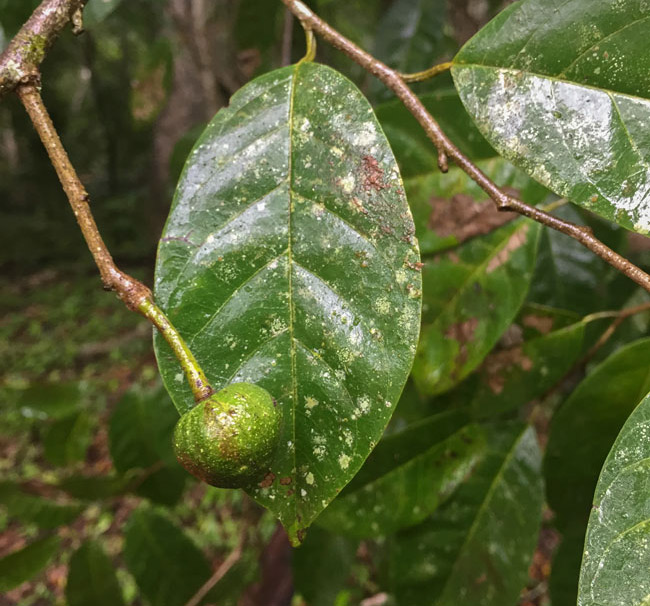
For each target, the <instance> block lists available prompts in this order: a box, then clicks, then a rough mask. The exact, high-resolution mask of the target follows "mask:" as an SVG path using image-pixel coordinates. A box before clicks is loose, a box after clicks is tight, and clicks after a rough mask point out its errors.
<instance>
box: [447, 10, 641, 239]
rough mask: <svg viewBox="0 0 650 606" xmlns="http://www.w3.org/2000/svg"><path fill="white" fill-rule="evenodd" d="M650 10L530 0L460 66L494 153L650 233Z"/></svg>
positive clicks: (487, 30) (458, 60) (461, 83)
mask: <svg viewBox="0 0 650 606" xmlns="http://www.w3.org/2000/svg"><path fill="white" fill-rule="evenodd" d="M649 25H650V5H649V4H648V3H647V2H640V1H639V0H619V1H617V2H612V1H611V0H588V1H585V0H568V1H565V2H556V1H555V0H525V1H524V2H519V3H516V4H514V5H512V6H511V7H509V8H508V9H506V10H505V11H503V12H502V13H501V14H500V15H499V16H497V17H496V18H495V19H494V20H493V21H492V22H491V23H489V24H488V25H487V26H486V27H484V28H483V29H482V30H481V31H480V32H479V33H478V34H477V35H476V36H474V38H472V39H471V40H470V41H469V42H468V43H467V44H466V45H465V46H464V47H463V48H462V49H461V50H460V52H459V53H458V55H457V56H456V57H455V59H454V64H455V65H454V67H453V69H452V74H453V77H454V81H455V83H456V87H457V88H458V91H459V93H460V96H461V98H462V100H463V103H464V104H465V107H466V108H467V110H468V112H469V113H470V115H471V116H472V118H473V119H474V121H475V122H476V124H477V126H478V127H479V129H480V130H481V132H482V133H483V135H484V136H485V137H486V138H487V140H488V141H489V142H490V143H491V144H492V145H493V146H494V148H495V149H496V150H497V151H499V153H501V154H503V155H504V156H505V157H506V158H508V159H509V160H511V161H512V162H513V163H514V164H516V165H517V166H519V167H521V168H523V169H524V170H525V171H527V172H528V173H529V174H530V175H531V176H532V177H534V178H535V179H537V180H538V181H539V182H540V183H542V184H544V185H545V186H547V187H548V188H549V189H551V190H553V191H554V192H555V193H557V194H559V195H561V196H564V197H567V198H568V199H569V200H571V201H572V202H575V203H576V204H579V205H581V206H584V207H585V208H588V209H589V210H592V211H594V212H596V213H598V214H600V215H602V216H604V217H605V218H607V219H610V220H613V221H616V222H617V223H619V224H621V225H623V226H625V227H627V228H629V229H633V230H636V231H639V232H641V233H647V232H648V231H649V230H650V164H649V162H650V135H649V134H648V133H649V131H648V129H647V126H646V125H647V123H648V119H649V118H650V76H649V75H648V74H649V73H650V71H649V70H648V60H647V32H648V26H649Z"/></svg>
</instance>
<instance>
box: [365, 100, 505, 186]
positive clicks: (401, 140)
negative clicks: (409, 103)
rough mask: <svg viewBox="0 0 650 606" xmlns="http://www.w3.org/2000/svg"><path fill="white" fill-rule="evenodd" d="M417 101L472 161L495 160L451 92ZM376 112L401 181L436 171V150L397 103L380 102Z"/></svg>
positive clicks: (485, 142) (459, 101)
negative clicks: (402, 178)
mask: <svg viewBox="0 0 650 606" xmlns="http://www.w3.org/2000/svg"><path fill="white" fill-rule="evenodd" d="M420 100H421V101H422V103H423V104H424V106H425V107H426V108H427V110H428V111H429V112H431V114H432V115H433V116H435V118H436V120H437V121H438V122H439V124H440V126H441V127H442V128H443V130H444V131H445V132H446V133H447V134H449V136H450V137H451V138H452V139H453V140H454V143H455V144H456V145H458V147H459V148H460V149H461V151H463V153H465V154H466V155H468V156H470V157H471V158H472V160H485V159H488V158H494V157H495V155H496V154H495V151H494V149H493V148H492V146H491V145H490V144H489V143H488V142H487V141H486V140H485V138H484V137H483V135H482V134H481V133H480V132H479V130H478V129H477V128H476V127H475V126H474V124H473V123H472V122H471V118H470V117H469V115H468V114H467V111H466V110H465V108H464V107H463V104H462V102H461V100H460V98H459V97H458V93H457V92H456V91H455V90H454V89H451V88H450V89H445V90H440V91H437V92H434V93H425V94H423V95H422V97H421V99H420ZM376 111H377V118H378V119H379V121H380V122H381V125H382V128H383V129H384V131H385V132H386V136H387V137H388V140H389V141H390V144H391V147H392V148H393V151H394V152H395V156H396V158H397V161H398V162H399V164H400V168H401V171H402V176H403V177H404V178H405V179H408V178H410V177H416V176H421V175H430V174H432V173H434V172H436V173H437V172H439V171H438V170H437V166H438V151H437V149H436V148H435V146H434V145H433V143H432V142H431V140H430V139H429V138H428V137H427V135H426V134H425V132H424V131H423V130H422V127H421V126H420V124H419V122H418V121H417V120H416V119H415V118H414V117H413V114H411V112H409V111H408V110H407V109H406V108H405V107H404V104H403V103H402V102H401V101H391V102H387V103H382V104H381V105H379V106H377V109H376Z"/></svg>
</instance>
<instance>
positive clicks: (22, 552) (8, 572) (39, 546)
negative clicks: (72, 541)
mask: <svg viewBox="0 0 650 606" xmlns="http://www.w3.org/2000/svg"><path fill="white" fill-rule="evenodd" d="M59 545H60V540H59V537H57V536H51V537H47V538H44V539H39V540H38V541H34V542H33V543H30V544H29V545H27V547H23V548H22V549H19V550H17V551H14V552H12V553H10V554H9V555H7V556H5V557H4V558H2V559H0V591H9V590H10V589H13V588H14V587H18V586H19V585H21V584H22V583H24V582H25V581H28V580H29V579H31V578H32V577H33V576H34V575H36V574H37V573H39V572H40V571H41V570H42V569H43V568H45V566H47V564H48V562H49V561H50V560H51V559H52V558H53V557H54V555H55V554H56V553H57V551H58V550H59Z"/></svg>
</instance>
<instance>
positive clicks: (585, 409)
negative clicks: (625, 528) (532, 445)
mask: <svg viewBox="0 0 650 606" xmlns="http://www.w3.org/2000/svg"><path fill="white" fill-rule="evenodd" d="M649 359H650V339H644V340H642V341H637V342H635V343H632V344H631V345H628V346H627V347H625V348H623V349H621V350H619V351H618V352H616V353H615V354H613V355H612V356H610V357H609V358H608V359H607V360H605V362H603V363H602V364H600V365H599V366H598V367H597V368H595V369H594V370H593V371H592V372H591V373H590V374H589V375H588V376H587V378H586V379H585V380H584V381H583V382H582V383H581V384H580V385H579V386H578V387H577V389H576V390H575V391H574V392H573V393H572V394H571V396H570V397H569V399H568V400H567V401H566V403H565V404H564V405H563V406H562V407H561V408H560V409H559V410H558V411H557V413H556V414H555V415H554V417H553V421H552V423H551V429H550V433H549V441H548V446H547V450H546V456H545V459H544V473H545V477H546V485H547V498H548V502H549V505H550V506H551V508H552V509H553V510H554V511H555V514H556V523H557V525H558V527H559V528H560V529H561V530H564V529H565V528H567V527H569V526H574V525H583V526H586V522H587V517H588V516H589V512H590V510H591V504H592V496H593V494H594V488H595V487H596V481H597V480H598V474H599V472H600V469H601V467H602V465H603V461H604V460H605V458H606V456H607V453H608V452H609V449H610V448H611V446H612V444H613V442H614V440H615V439H616V436H617V435H618V432H619V431H620V429H621V427H622V426H623V423H625V420H626V419H627V417H628V416H629V414H630V412H631V411H632V410H633V409H634V407H635V406H636V404H637V403H638V402H639V400H640V399H641V398H642V397H643V395H644V394H646V393H647V392H648V390H650V369H649V368H648V360H649Z"/></svg>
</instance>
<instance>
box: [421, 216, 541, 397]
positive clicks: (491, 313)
mask: <svg viewBox="0 0 650 606" xmlns="http://www.w3.org/2000/svg"><path fill="white" fill-rule="evenodd" d="M539 232H540V230H539V226H538V225H535V224H533V223H531V222H529V221H525V220H517V221H514V222H512V223H510V224H508V225H505V226H504V227H501V228H499V229H498V230H496V231H494V232H492V233H490V234H488V235H486V236H484V237H482V238H476V239H473V240H471V241H469V242H468V243H466V244H465V245H463V246H461V247H460V248H458V249H457V250H456V251H454V252H453V253H450V254H449V255H446V256H440V257H438V258H436V259H434V260H433V261H429V262H427V263H426V265H425V267H424V272H423V280H424V307H423V322H424V328H423V330H422V337H421V339H420V344H419V346H418V352H417V356H416V358H415V363H414V365H413V378H414V379H415V383H416V385H417V386H418V388H419V389H420V390H421V391H422V392H423V393H427V394H432V395H433V394H436V393H440V392H443V391H446V390H448V389H450V388H451V387H453V386H454V385H456V384H458V383H459V382H460V381H461V380H462V379H464V378H465V377H466V376H467V375H468V374H469V373H470V372H471V371H472V370H474V369H475V368H476V367H477V366H478V365H479V364H480V363H481V362H482V361H483V359H484V358H485V356H486V355H487V354H488V353H489V351H490V350H491V349H492V347H494V345H495V344H496V342H497V341H498V340H499V337H500V336H501V335H502V334H503V332H504V331H505V330H506V328H508V326H509V325H510V323H511V322H512V320H513V319H514V317H515V316H516V314H517V311H518V310H519V308H520V306H521V304H522V303H523V301H524V297H525V296H526V292H527V290H528V285H529V282H530V278H531V276H532V271H533V268H534V265H535V254H536V249H537V240H538V235H539Z"/></svg>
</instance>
